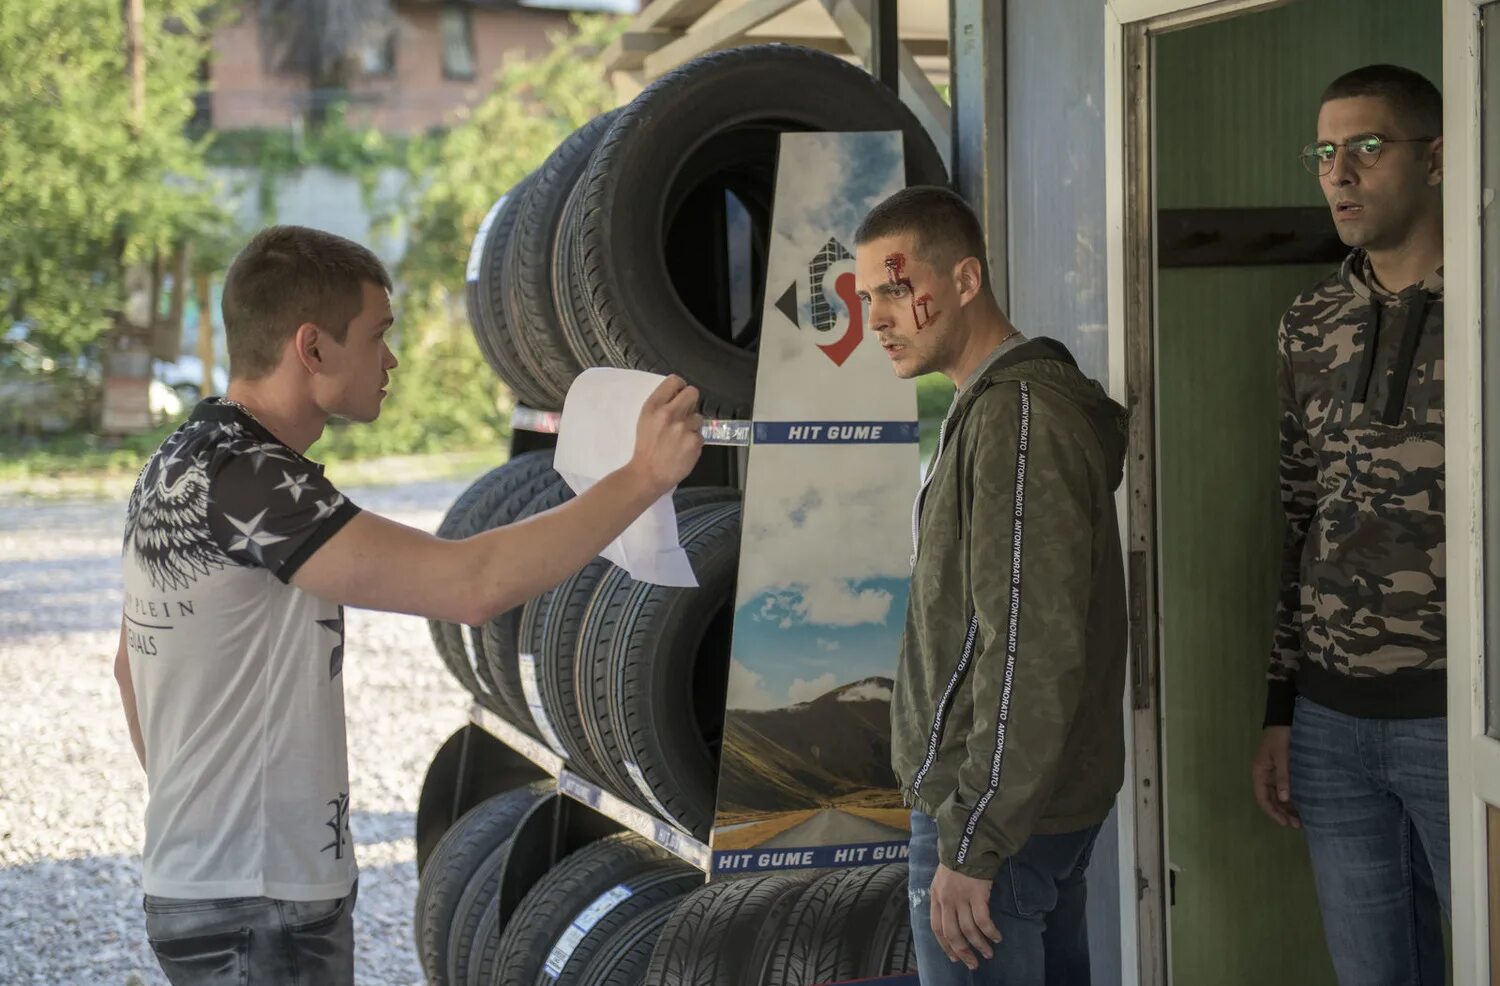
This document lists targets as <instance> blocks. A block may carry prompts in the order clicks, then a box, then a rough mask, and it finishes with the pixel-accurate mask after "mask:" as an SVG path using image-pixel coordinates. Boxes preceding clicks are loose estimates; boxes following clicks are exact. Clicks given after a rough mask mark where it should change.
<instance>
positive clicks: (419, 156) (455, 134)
mask: <svg viewBox="0 0 1500 986" xmlns="http://www.w3.org/2000/svg"><path fill="white" fill-rule="evenodd" d="M625 24H626V21H625V19H623V18H616V17H604V16H585V17H577V18H575V19H574V21H573V30H572V31H570V32H567V33H559V34H557V35H556V36H554V37H553V38H552V39H551V41H552V47H551V49H550V50H549V51H548V52H547V53H546V54H545V55H542V56H540V57H536V58H521V57H519V56H516V57H511V58H509V59H507V60H506V63H505V67H504V68H503V69H501V71H500V73H499V74H498V76H497V77H496V80H495V87H494V89H493V90H492V91H491V92H490V93H489V94H488V95H487V96H486V97H485V98H484V100H483V101H481V102H480V103H479V104H478V105H477V106H475V107H474V108H473V109H472V110H471V111H469V112H468V114H466V116H465V117H464V118H463V119H461V120H460V121H459V122H458V123H457V125H456V126H454V127H453V129H451V130H449V131H448V132H447V133H446V134H444V135H443V136H442V137H440V138H438V139H437V142H436V144H435V145H433V146H429V147H427V148H421V149H415V150H414V154H413V158H412V160H413V162H414V167H415V169H416V177H417V178H418V181H417V182H416V183H415V184H416V187H417V188H418V189H419V191H418V193H417V197H416V201H415V203H414V204H413V205H412V207H411V210H410V216H411V218H410V223H409V227H410V235H409V238H408V243H407V249H406V253H405V255H404V257H403V259H402V261H401V265H400V270H399V271H398V277H397V280H398V281H399V282H400V284H401V294H400V299H399V301H398V305H397V309H398V310H397V323H398V325H399V327H400V328H399V335H398V349H397V356H398V358H399V359H400V360H401V363H402V366H401V368H400V369H398V370H397V371H396V374H397V376H396V385H395V387H394V388H393V390H392V392H391V397H390V400H389V401H387V403H386V407H385V410H384V411H383V412H382V413H381V416H380V420H378V421H377V422H376V423H375V424H374V425H373V426H371V427H367V428H348V429H336V430H332V431H330V432H329V434H328V436H327V437H326V438H325V439H324V441H323V442H322V443H320V448H323V449H327V450H329V451H330V452H332V453H334V454H341V455H349V454H357V453H360V452H418V451H429V450H437V449H452V448H455V447H458V446H467V447H474V446H476V445H479V444H483V443H485V442H495V443H497V444H498V439H499V436H500V435H502V434H503V433H505V431H506V429H507V423H506V416H505V412H506V411H507V410H508V408H509V405H510V398H509V395H508V394H506V393H505V391H504V388H503V386H502V385H501V383H500V381H499V380H498V379H497V378H496V377H495V375H494V373H493V372H491V370H490V368H489V366H488V365H487V364H486V363H485V362H484V359H483V358H482V357H481V356H480V354H479V350H478V347H477V346H476V344H475V342H474V338H473V335H472V332H471V331H470V329H469V326H468V322H467V319H466V317H465V313H464V270H465V266H466V264H467V261H468V252H469V246H470V244H471V243H472V242H473V240H474V235H475V233H476V232H477V231H478V229H479V224H480V222H481V221H483V219H484V215H485V213H486V212H488V211H489V207H490V206H491V205H492V204H493V203H494V202H495V200H496V199H497V198H499V197H500V196H501V195H502V194H504V193H505V192H506V191H507V190H509V189H510V188H511V187H512V186H513V185H515V184H516V182H518V181H520V180H521V179H522V178H524V177H525V176H526V175H527V174H528V173H529V172H531V171H532V170H534V169H535V168H536V167H538V166H539V165H540V164H541V163H542V162H543V161H544V160H546V158H547V155H548V154H550V153H551V152H552V151H553V149H554V148H556V147H557V145H558V144H560V143H561V142H562V141H563V139H564V138H566V137H567V136H568V134H570V133H572V132H573V131H574V130H576V129H577V128H578V127H581V126H582V125H583V124H585V123H587V122H588V121H589V120H591V119H593V118H594V117H595V116H597V115H599V114H600V113H603V112H604V111H606V110H608V109H610V108H612V107H613V106H614V105H615V100H614V94H613V92H612V91H611V90H610V88H609V86H608V84H607V83H606V82H605V72H604V66H603V64H602V62H601V61H600V57H599V56H600V55H601V54H602V52H603V49H604V48H605V47H606V46H607V45H608V44H609V43H610V42H611V41H613V40H614V39H615V38H616V37H618V36H619V34H620V33H621V31H623V30H624V27H625Z"/></svg>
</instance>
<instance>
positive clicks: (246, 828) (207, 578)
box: [124, 399, 359, 900]
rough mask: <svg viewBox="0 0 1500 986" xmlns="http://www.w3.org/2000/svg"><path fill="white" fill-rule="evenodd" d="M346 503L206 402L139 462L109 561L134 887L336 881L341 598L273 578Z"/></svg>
mask: <svg viewBox="0 0 1500 986" xmlns="http://www.w3.org/2000/svg"><path fill="white" fill-rule="evenodd" d="M358 512H359V508H357V507H355V506H354V505H353V504H352V503H350V502H349V501H348V500H346V499H345V498H344V497H343V495H342V494H340V493H339V492H338V491H337V490H335V489H334V488H333V486H332V485H330V484H329V482H328V481H327V480H326V479H325V478H324V477H323V469H322V467H321V466H319V465H318V464H316V463H314V462H311V461H309V460H307V459H305V458H303V457H302V456H300V455H298V454H297V453H296V452H294V451H292V450H291V449H290V448H288V447H287V446H285V445H283V444H282V443H281V442H279V441H277V440H276V438H275V437H274V436H272V435H271V433H270V432H269V431H267V430H266V429H265V428H263V427H262V426H261V425H260V424H259V423H257V422H256V421H255V420H254V419H253V418H251V417H250V416H249V415H247V414H245V413H244V412H243V411H241V410H239V409H238V408H237V407H234V406H232V405H229V404H225V403H222V402H220V401H218V400H215V399H209V400H206V401H204V402H202V403H201V404H199V405H198V407H197V409H196V410H194V412H193V415H192V417H191V418H190V419H189V420H188V421H187V422H186V423H185V424H184V425H183V426H182V427H181V428H179V429H178V430H177V431H176V432H175V433H173V435H172V436H171V437H170V438H168V439H167V440H166V441H165V442H163V443H162V446H161V448H160V449H159V450H158V451H157V452H156V454H155V455H154V456H153V457H152V458H151V461H150V462H148V463H147V464H146V468H145V469H144V470H142V472H141V475H140V478H139V479H138V480H137V481H136V486H135V492H134V493H132V494H131V498H130V509H129V514H128V517H127V520H126V525H125V550H124V575H125V633H126V645H127V647H128V649H129V654H130V672H131V678H132V679H133V680H134V682H135V694H136V702H137V706H138V709H139V713H140V720H141V731H142V734H143V736H144V739H145V743H146V774H147V783H148V786H149V789H150V798H149V802H148V805H147V808H146V845H145V849H144V856H145V889H146V892H147V893H148V894H153V895H157V896H162V897H184V898H194V899H202V898H212V897H240V896H266V897H274V898H277V899H281V900H325V899H328V898H333V897H342V896H344V895H345V894H347V893H348V892H349V890H350V888H351V887H352V885H353V883H354V877H355V865H354V847H353V844H352V839H351V838H350V833H349V768H348V759H347V755H346V751H345V739H344V683H343V682H344V680H343V675H342V673H341V672H342V669H343V659H344V614H343V609H342V607H340V606H338V605H335V604H333V603H329V602H325V601H323V600H321V599H319V598H317V597H316V596H313V595H312V594H310V593H307V592H304V591H302V590H301V589H298V588H296V587H294V586H292V585H291V584H289V580H290V579H291V577H292V574H293V573H294V572H296V570H297V568H298V567H299V566H300V565H301V564H302V563H303V562H305V561H306V560H307V559H308V558H309V557H310V556H311V555H312V553H313V552H314V551H316V550H317V549H318V548H319V546H321V545H322V544H323V543H324V542H326V541H327V540H328V539H329V538H330V537H332V536H333V535H334V534H335V533H336V532H337V531H338V530H339V529H340V528H342V527H343V526H344V525H345V524H347V523H348V522H349V520H350V519H351V518H353V517H354V516H355V515H356V514H357V513H358Z"/></svg>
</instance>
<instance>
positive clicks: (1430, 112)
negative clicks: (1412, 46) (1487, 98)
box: [1321, 65, 1443, 137]
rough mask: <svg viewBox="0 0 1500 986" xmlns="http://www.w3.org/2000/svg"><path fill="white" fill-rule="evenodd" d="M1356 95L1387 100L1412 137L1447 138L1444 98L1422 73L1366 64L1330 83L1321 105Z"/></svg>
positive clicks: (1392, 66) (1393, 66)
mask: <svg viewBox="0 0 1500 986" xmlns="http://www.w3.org/2000/svg"><path fill="white" fill-rule="evenodd" d="M1356 96H1372V97H1374V98H1376V99H1380V100H1384V101H1385V103H1386V104H1387V105H1388V106H1390V107H1391V109H1392V110H1394V111H1395V113H1396V117H1397V119H1399V120H1400V121H1401V125H1402V126H1405V127H1410V128H1411V131H1412V132H1411V133H1410V134H1407V136H1408V137H1441V136H1442V135H1443V95H1442V93H1440V92H1438V90H1437V86H1435V85H1433V84H1432V83H1431V82H1429V81H1428V80H1427V77H1426V76H1424V75H1422V74H1421V73H1419V72H1413V71H1412V70H1411V69H1409V68H1402V67H1401V66H1400V65H1366V66H1365V67H1364V68H1357V69H1355V70H1354V71H1352V72H1345V73H1344V74H1343V75H1341V76H1339V77H1338V78H1337V79H1334V80H1333V81H1332V82H1331V83H1329V85H1328V88H1327V89H1325V90H1323V99H1322V100H1321V102H1322V103H1326V102H1328V101H1329V100H1333V99H1351V98H1353V97H1356Z"/></svg>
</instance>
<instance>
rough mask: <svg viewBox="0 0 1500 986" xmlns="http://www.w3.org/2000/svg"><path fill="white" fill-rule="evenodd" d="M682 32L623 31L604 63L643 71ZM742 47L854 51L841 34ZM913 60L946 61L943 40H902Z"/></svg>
mask: <svg viewBox="0 0 1500 986" xmlns="http://www.w3.org/2000/svg"><path fill="white" fill-rule="evenodd" d="M685 33H686V32H683V31H627V32H626V33H624V34H622V35H621V36H620V37H619V39H618V40H616V41H614V42H613V43H611V44H610V46H609V47H608V48H606V49H605V50H604V64H605V65H607V66H608V67H609V70H610V71H612V72H633V71H636V70H638V69H641V68H644V67H645V64H646V56H647V55H649V54H651V53H652V52H654V51H657V50H659V49H661V48H664V47H665V46H667V45H669V44H671V43H672V42H673V41H676V40H677V39H678V38H680V37H682V36H683V35H684V34H685ZM740 40H741V41H742V42H743V43H744V44H771V43H775V44H785V45H797V46H799V47H802V48H812V49H814V50H815V51H826V52H828V53H829V54H830V55H841V56H845V57H851V56H855V55H857V52H855V50H854V49H853V48H851V47H850V46H849V42H848V41H847V40H846V39H845V38H844V36H843V35H841V34H839V35H781V34H776V35H770V34H766V35H758V34H747V35H745V37H743V38H741V39H740ZM902 44H904V45H906V50H907V51H909V52H911V54H912V57H913V58H946V57H947V55H948V39H947V38H912V39H908V40H906V41H903V42H902Z"/></svg>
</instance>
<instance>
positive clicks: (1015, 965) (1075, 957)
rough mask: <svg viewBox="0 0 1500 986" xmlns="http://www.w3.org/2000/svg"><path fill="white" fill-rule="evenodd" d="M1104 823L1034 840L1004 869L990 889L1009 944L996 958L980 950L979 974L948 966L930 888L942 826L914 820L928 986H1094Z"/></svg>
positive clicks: (921, 966)
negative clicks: (1095, 886)
mask: <svg viewBox="0 0 1500 986" xmlns="http://www.w3.org/2000/svg"><path fill="white" fill-rule="evenodd" d="M1099 829H1100V826H1098V825H1095V826H1093V827H1091V828H1087V829H1084V830H1082V831H1080V832H1068V833H1066V834H1063V835H1034V836H1032V837H1031V838H1030V839H1027V840H1026V844H1025V845H1024V846H1022V847H1021V851H1020V852H1018V853H1016V854H1015V855H1014V856H1012V857H1010V858H1009V859H1007V860H1006V861H1005V862H1004V863H1003V864H1001V867H1000V872H998V873H996V874H995V882H994V884H993V886H992V887H991V889H990V918H991V920H993V921H994V922H995V927H997V928H999V929H1000V934H1001V936H1002V941H1001V942H1000V944H998V945H996V946H995V957H994V958H993V959H986V958H985V957H984V956H983V955H981V954H980V953H979V952H978V951H976V952H975V953H974V954H975V956H976V957H978V959H979V968H978V969H976V970H975V971H974V972H970V971H969V970H968V969H966V968H965V967H964V965H963V963H961V962H952V961H949V959H948V956H947V955H946V954H944V952H943V947H942V946H941V945H939V944H938V940H937V936H936V935H935V934H934V933H933V931H932V911H931V906H930V902H929V900H928V896H927V895H928V888H929V887H931V885H932V878H933V876H934V875H935V874H936V873H937V867H938V845H937V838H938V834H937V823H936V822H935V821H934V820H933V819H932V818H931V817H930V816H928V815H925V814H923V813H922V812H919V811H914V812H912V815H911V858H910V859H909V860H908V865H909V867H910V869H909V875H908V878H907V879H908V890H909V897H910V900H911V929H912V939H913V941H914V942H915V943H916V947H917V972H918V974H919V975H920V976H921V980H922V986H1088V982H1089V937H1088V928H1087V924H1086V921H1085V916H1086V912H1085V907H1084V904H1085V901H1086V894H1087V886H1086V885H1085V883H1084V871H1085V870H1087V869H1088V865H1089V855H1090V854H1091V853H1092V852H1093V850H1094V839H1095V838H1096V837H1097V836H1098V835H1099Z"/></svg>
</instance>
